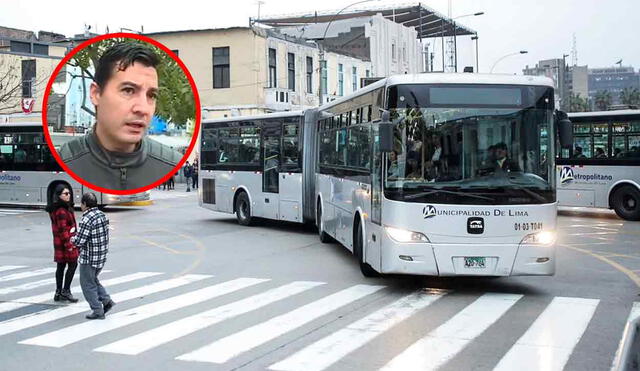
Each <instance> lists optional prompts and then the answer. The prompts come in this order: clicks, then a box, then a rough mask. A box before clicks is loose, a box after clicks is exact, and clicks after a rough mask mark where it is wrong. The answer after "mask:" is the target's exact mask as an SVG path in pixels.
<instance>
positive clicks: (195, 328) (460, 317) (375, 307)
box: [0, 265, 640, 371]
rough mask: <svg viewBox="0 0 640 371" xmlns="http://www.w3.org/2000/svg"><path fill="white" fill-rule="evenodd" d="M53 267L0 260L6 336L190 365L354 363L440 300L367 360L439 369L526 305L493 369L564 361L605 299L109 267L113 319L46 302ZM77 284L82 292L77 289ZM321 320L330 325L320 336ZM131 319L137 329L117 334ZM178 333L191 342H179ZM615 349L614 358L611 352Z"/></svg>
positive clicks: (312, 369)
mask: <svg viewBox="0 0 640 371" xmlns="http://www.w3.org/2000/svg"><path fill="white" fill-rule="evenodd" d="M47 274H48V275H53V269H51V268H46V267H45V268H42V267H28V266H23V265H4V266H0V340H2V341H4V342H3V344H7V341H8V343H15V344H20V346H22V347H24V346H28V347H32V349H31V350H32V351H36V350H37V349H38V348H65V347H70V346H75V347H78V346H79V347H82V348H85V349H86V351H87V352H88V353H87V354H89V355H88V357H91V355H92V354H93V355H95V356H96V357H97V356H98V355H99V354H102V357H109V356H110V354H111V355H114V356H115V355H118V356H120V357H122V356H128V357H135V356H140V355H142V354H147V353H151V352H159V353H154V354H157V357H166V358H167V359H171V360H174V362H183V365H185V367H187V365H189V364H195V363H194V362H197V363H198V364H205V365H206V364H210V365H212V366H213V365H216V364H217V365H226V364H231V363H233V362H235V361H236V360H238V359H244V360H245V361H246V359H247V358H248V357H251V355H252V353H259V354H262V355H264V354H269V355H270V356H269V357H267V358H265V359H264V360H263V361H262V362H264V363H265V364H264V368H265V369H269V370H277V371H289V370H305V371H307V370H309V371H322V370H326V369H330V368H331V369H339V368H340V367H339V365H340V364H342V363H341V362H347V364H350V365H351V366H353V365H354V364H358V362H360V361H363V360H361V359H360V358H358V359H355V360H354V359H352V357H355V355H357V354H358V353H361V352H362V350H363V349H364V350H366V349H368V347H371V346H372V344H373V343H375V342H380V341H384V340H385V338H386V337H391V339H389V340H388V341H389V342H391V343H393V342H394V340H393V338H392V335H391V334H392V333H393V332H394V330H395V329H397V328H398V327H401V326H403V324H406V323H407V322H411V321H417V322H419V319H420V318H426V317H429V316H431V315H432V314H433V313H434V312H437V309H436V307H438V306H440V308H442V306H443V305H445V304H451V305H454V304H455V305H457V306H456V309H455V314H453V315H451V316H449V317H447V318H444V319H443V320H442V321H438V323H437V324H436V325H435V326H433V328H429V329H420V328H417V329H414V331H412V332H411V334H409V335H408V336H410V337H411V338H410V339H409V340H410V341H407V342H405V343H406V346H403V348H402V349H395V350H394V352H393V354H386V355H385V359H384V360H382V361H380V362H379V363H378V364H376V365H375V366H372V365H371V364H368V365H367V366H362V367H358V368H359V369H370V368H374V369H380V370H384V371H388V370H436V369H438V368H440V367H443V366H444V365H446V364H447V363H448V362H450V361H452V360H454V359H455V358H456V357H459V356H460V355H461V354H462V353H464V351H465V349H466V348H468V347H469V346H470V345H471V344H473V343H474V342H475V341H478V339H479V338H483V339H484V340H487V339H486V337H487V335H486V333H487V332H488V331H487V330H488V329H490V328H492V326H496V324H499V323H500V322H501V321H507V320H506V319H505V318H506V317H508V314H509V313H512V312H514V311H524V312H525V313H526V315H527V316H528V317H530V319H531V321H530V325H529V326H528V327H527V328H526V329H524V330H523V331H519V333H517V334H514V335H515V336H512V337H513V339H514V340H513V343H512V344H510V345H508V347H507V349H503V350H501V351H500V354H496V355H495V357H494V358H495V362H494V363H493V364H492V366H491V368H493V369H494V370H514V369H524V370H528V369H531V370H540V369H545V370H562V369H564V368H565V366H566V365H567V362H568V360H569V359H570V357H571V355H572V354H573V353H574V351H575V350H576V347H578V346H579V344H580V341H581V339H582V338H583V336H585V333H586V330H587V328H588V326H589V324H590V323H591V322H592V321H593V320H594V317H595V316H597V315H596V312H597V311H596V309H597V308H598V305H600V304H601V303H600V300H599V299H594V298H577V297H552V298H548V301H547V302H545V303H544V306H541V307H536V308H537V309H536V310H531V309H530V308H527V307H525V306H524V305H519V304H524V303H522V302H523V300H522V299H523V298H524V297H525V296H526V295H522V294H517V293H499V292H485V293H476V294H468V293H467V294H466V295H474V296H473V298H472V300H465V301H464V303H463V304H461V303H462V301H460V300H459V297H458V300H456V299H455V298H453V297H452V295H454V294H455V293H456V292H455V290H444V289H421V290H417V291H413V292H411V291H403V292H398V291H397V290H394V289H393V288H392V287H387V286H385V285H380V284H376V285H374V284H356V285H352V286H340V285H335V284H332V283H328V282H318V281H292V282H282V281H280V280H278V279H274V278H266V277H235V278H230V279H222V278H219V277H215V276H213V275H206V274H186V275H182V276H177V277H170V275H169V274H166V273H161V272H134V273H126V274H119V273H117V272H114V271H104V272H103V274H104V277H103V279H102V283H103V285H104V286H106V287H107V288H108V289H109V291H111V296H112V298H113V300H115V301H116V302H117V303H118V305H117V307H116V308H115V309H114V311H113V312H110V313H109V315H107V317H106V319H104V320H96V321H87V320H85V319H84V315H83V314H84V313H87V312H88V310H89V309H88V306H87V304H86V302H84V301H82V300H81V301H80V302H78V303H75V304H65V305H60V304H59V303H56V304H57V305H44V306H43V305H42V304H54V303H53V301H52V291H53V290H52V289H53V287H54V286H55V282H54V280H53V279H52V278H51V277H49V278H45V279H42V277H41V276H43V275H47ZM43 291H46V292H43ZM72 291H73V292H75V293H76V294H78V296H81V295H79V288H78V287H77V286H76V287H73V288H72ZM154 295H156V296H154ZM160 295H161V296H162V298H161V299H157V296H160ZM629 305H630V308H629V314H628V317H625V318H620V319H619V321H620V323H621V324H622V323H624V322H626V321H628V320H632V319H634V318H636V317H638V316H640V303H629ZM29 306H35V307H34V308H33V310H32V311H30V312H28V313H27V314H24V313H23V311H21V310H19V309H25V308H27V307H29ZM347 308H350V310H347ZM354 308H356V309H354ZM249 314H254V315H256V314H259V317H260V318H261V320H260V321H251V320H248V321H243V320H240V319H241V318H246V317H243V316H247V315H249ZM605 315H606V313H605ZM436 317H437V316H436ZM234 321H235V322H234ZM149 323H152V325H151V326H149V325H147V324H149ZM226 323H235V326H231V327H230V328H231V329H232V331H227V332H223V333H221V334H220V335H218V333H217V332H216V331H211V329H215V328H217V326H221V325H223V324H226ZM318 323H322V324H323V325H325V326H327V330H326V331H320V332H317V333H316V331H315V330H316V329H317V328H318V326H319V325H318ZM320 327H322V326H320ZM125 328H127V329H128V330H127V331H123V332H120V331H116V330H119V329H120V330H122V329H125ZM132 329H133V331H131V330H132ZM27 330H28V331H27ZM292 333H297V334H298V336H295V337H293V340H291V339H289V340H288V341H287V342H285V343H284V345H283V342H282V341H281V340H280V339H282V338H286V337H287V336H288V335H289V334H292ZM107 334H108V335H109V336H105V335H107ZM493 336H495V334H493ZM621 336H622V333H621V334H620V337H621ZM7 339H9V340H7ZM178 342H181V344H182V345H181V346H179V347H176V346H175V345H176V344H177V343H178ZM184 344H188V347H187V346H185V345H184ZM16 346H17V345H16ZM371 351H372V352H375V349H372V350H371ZM614 356H615V355H614V354H611V355H610V357H611V360H613V358H614ZM1 361H2V359H0V362H1ZM364 361H367V360H364Z"/></svg>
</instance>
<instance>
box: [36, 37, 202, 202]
mask: <svg viewBox="0 0 640 371" xmlns="http://www.w3.org/2000/svg"><path fill="white" fill-rule="evenodd" d="M114 38H127V39H137V40H142V41H145V42H147V43H149V44H153V45H155V46H157V47H158V48H160V49H162V50H163V51H164V52H165V53H167V54H168V55H169V56H170V57H171V58H172V59H173V60H174V61H176V63H178V65H179V66H180V68H181V69H182V71H183V72H184V74H185V75H186V76H187V79H188V80H189V84H190V85H191V90H192V92H193V98H194V100H195V108H196V121H195V128H194V129H193V136H192V137H191V143H190V144H189V149H188V150H187V152H186V153H185V155H184V156H183V157H182V159H181V160H180V162H178V165H176V167H175V168H173V169H172V170H171V171H170V172H169V173H167V174H166V175H165V176H164V177H162V178H160V179H159V180H158V181H156V182H154V183H152V184H149V185H148V186H145V187H140V188H135V189H129V190H122V191H121V190H115V189H107V188H103V187H99V186H97V185H95V184H91V183H89V182H87V181H86V180H84V179H82V178H81V177H79V176H78V175H77V174H75V173H74V172H73V171H71V169H70V168H69V167H68V166H67V164H65V163H64V161H62V158H61V157H60V155H58V151H56V149H55V147H54V145H53V142H52V141H51V136H50V135H49V127H48V123H47V104H48V102H49V92H50V91H51V87H52V86H53V83H54V81H55V79H56V76H58V73H60V70H61V69H62V67H64V65H65V64H67V62H68V61H69V60H70V59H71V58H72V57H73V56H74V55H75V54H76V53H78V52H79V51H80V50H82V49H83V48H85V47H86V46H88V45H91V44H93V43H95V42H98V41H102V40H106V39H114ZM200 121H201V113H200V95H199V94H198V89H197V88H196V83H195V81H194V80H193V77H192V76H191V73H189V70H188V69H187V67H186V66H185V65H184V63H182V61H181V60H180V59H179V58H178V57H177V56H176V55H175V54H174V53H173V52H172V51H171V50H170V49H169V48H167V47H166V46H164V45H162V44H160V43H159V42H157V41H156V40H153V39H151V38H149V37H146V36H142V35H139V34H132V33H124V32H119V33H112V34H106V35H100V36H96V37H94V38H91V39H89V40H87V41H85V42H83V43H82V44H80V45H78V46H77V47H75V48H73V50H71V52H70V53H68V54H67V55H66V56H65V57H64V58H63V59H62V61H61V62H60V63H59V64H58V66H57V67H56V69H55V70H54V71H53V73H52V74H51V77H50V78H49V82H48V83H47V88H46V90H45V95H44V99H43V101H42V126H43V132H44V137H45V139H46V141H47V145H48V146H49V149H50V150H51V154H53V157H55V159H56V161H57V162H58V164H60V166H62V168H63V169H64V171H65V172H67V173H68V174H69V175H70V176H71V177H72V178H73V179H75V180H77V181H78V182H80V183H81V184H82V185H84V186H86V187H89V188H91V189H93V190H96V191H99V192H102V193H108V194H116V195H131V194H134V193H140V192H144V191H147V190H149V189H151V188H154V187H157V186H159V185H161V184H162V183H164V182H165V181H167V180H168V179H169V178H170V177H171V176H172V175H173V174H175V173H176V171H179V170H180V169H181V168H182V165H183V164H184V163H185V161H187V158H189V155H190V154H191V152H192V151H193V148H194V147H195V145H196V142H197V140H198V135H199V134H200Z"/></svg>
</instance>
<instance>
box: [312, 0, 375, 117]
mask: <svg viewBox="0 0 640 371" xmlns="http://www.w3.org/2000/svg"><path fill="white" fill-rule="evenodd" d="M371 1H379V0H363V1H357V2H355V3H351V4H349V5H347V6H345V7H344V8H342V9H340V10H339V11H338V12H337V13H336V14H334V15H333V17H331V19H330V20H329V23H327V27H326V28H325V29H324V34H323V35H322V39H321V40H323V41H324V39H325V37H327V31H329V26H331V23H332V22H333V21H334V20H335V19H336V17H337V16H338V15H340V13H342V12H343V11H345V10H346V9H348V8H350V7H352V6H354V5H358V4H362V3H368V2H371ZM317 44H318V57H319V62H320V68H319V69H318V72H319V73H318V76H319V82H320V83H319V84H318V105H321V104H322V98H323V97H322V64H323V62H326V60H325V59H324V48H323V47H322V44H321V43H317ZM328 71H329V68H328V67H327V75H328ZM327 83H329V76H327Z"/></svg>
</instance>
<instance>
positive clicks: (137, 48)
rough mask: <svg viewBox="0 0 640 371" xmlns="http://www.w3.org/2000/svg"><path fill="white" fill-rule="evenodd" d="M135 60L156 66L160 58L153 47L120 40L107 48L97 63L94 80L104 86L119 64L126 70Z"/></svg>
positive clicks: (120, 68) (122, 69) (121, 68)
mask: <svg viewBox="0 0 640 371" xmlns="http://www.w3.org/2000/svg"><path fill="white" fill-rule="evenodd" d="M134 62H139V63H142V64H143V65H145V66H147V67H153V68H156V67H157V66H158V64H159V63H160V59H159V58H158V56H157V55H156V53H155V52H154V51H153V49H151V48H149V47H148V46H145V45H143V44H139V43H135V42H120V43H117V44H115V45H113V46H112V47H110V48H109V49H107V50H105V51H104V53H102V56H100V59H99V60H98V64H97V65H96V73H95V75H94V80H95V82H96V84H98V86H99V87H100V88H104V86H105V85H106V84H107V82H108V81H109V79H110V78H111V76H113V71H114V70H115V67H116V66H117V68H118V70H119V71H124V70H126V69H127V68H128V67H129V66H131V65H132V64H133V63H134Z"/></svg>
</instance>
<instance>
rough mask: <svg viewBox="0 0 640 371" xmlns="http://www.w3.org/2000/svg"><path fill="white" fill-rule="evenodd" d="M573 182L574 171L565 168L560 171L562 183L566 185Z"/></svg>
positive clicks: (567, 167)
mask: <svg viewBox="0 0 640 371" xmlns="http://www.w3.org/2000/svg"><path fill="white" fill-rule="evenodd" d="M572 180H573V169H572V168H570V167H569V166H565V167H563V168H562V170H561V171H560V183H561V184H565V183H569V182H570V181H572Z"/></svg>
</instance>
